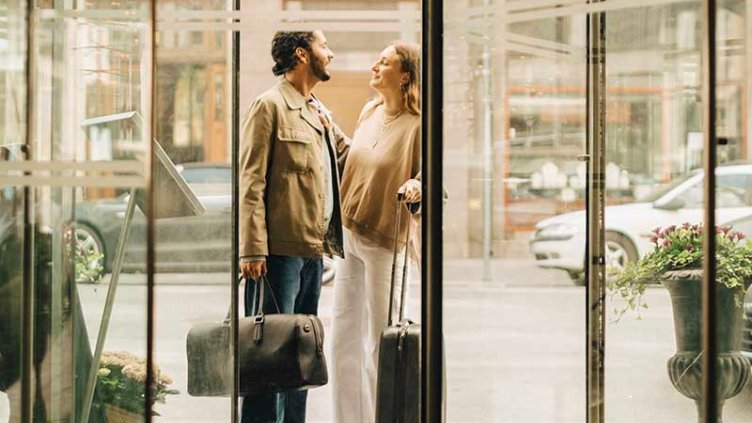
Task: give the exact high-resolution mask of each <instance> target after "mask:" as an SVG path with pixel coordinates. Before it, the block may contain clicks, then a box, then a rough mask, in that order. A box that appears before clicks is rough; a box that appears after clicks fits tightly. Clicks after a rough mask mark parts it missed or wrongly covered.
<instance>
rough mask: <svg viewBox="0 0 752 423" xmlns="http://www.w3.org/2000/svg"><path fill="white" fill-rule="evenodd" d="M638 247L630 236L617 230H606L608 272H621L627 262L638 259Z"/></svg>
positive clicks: (608, 273) (610, 273) (609, 273)
mask: <svg viewBox="0 0 752 423" xmlns="http://www.w3.org/2000/svg"><path fill="white" fill-rule="evenodd" d="M637 258H638V257H637V248H635V246H634V243H632V241H630V240H629V238H627V237H625V236H624V235H621V234H618V233H616V232H606V274H607V275H612V274H619V273H622V272H623V271H624V269H626V268H627V264H629V263H634V262H635V261H637Z"/></svg>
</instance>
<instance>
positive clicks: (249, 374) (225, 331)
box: [187, 277, 329, 396]
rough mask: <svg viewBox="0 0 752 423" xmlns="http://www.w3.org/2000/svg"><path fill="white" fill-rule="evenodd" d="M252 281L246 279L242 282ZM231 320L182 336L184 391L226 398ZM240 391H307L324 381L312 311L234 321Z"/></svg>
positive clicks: (320, 333)
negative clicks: (185, 357)
mask: <svg viewBox="0 0 752 423" xmlns="http://www.w3.org/2000/svg"><path fill="white" fill-rule="evenodd" d="M261 279H262V281H263V282H260V283H258V289H257V291H258V302H257V303H256V304H264V294H265V293H264V291H265V286H266V287H268V288H269V292H270V294H271V295H272V299H273V300H274V304H275V306H276V309H277V312H279V306H278V305H277V301H276V299H275V298H274V293H273V292H272V291H271V287H270V285H269V281H268V280H267V279H266V278H265V277H262V278H261ZM247 283H251V282H247ZM229 345H230V319H229V316H228V318H226V319H225V321H223V322H216V323H204V324H199V325H196V326H194V327H193V328H191V330H190V332H188V338H187V352H188V393H189V394H191V395H193V396H226V395H229V393H230V387H231V386H232V359H231V353H230V347H229ZM238 365H239V368H240V382H239V393H240V395H249V394H259V393H269V392H279V391H287V390H302V389H310V388H315V387H318V386H323V385H326V384H327V382H328V380H329V376H328V372H327V367H326V358H325V357H324V326H323V325H322V324H321V320H319V318H318V317H316V316H314V315H307V314H264V313H263V311H261V312H258V313H256V315H255V316H251V317H245V318H242V319H240V320H239V321H238Z"/></svg>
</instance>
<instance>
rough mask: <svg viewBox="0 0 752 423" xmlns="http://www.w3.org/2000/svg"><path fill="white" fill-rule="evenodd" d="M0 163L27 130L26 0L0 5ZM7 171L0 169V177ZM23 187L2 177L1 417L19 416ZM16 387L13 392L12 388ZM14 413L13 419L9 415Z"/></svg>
mask: <svg viewBox="0 0 752 423" xmlns="http://www.w3.org/2000/svg"><path fill="white" fill-rule="evenodd" d="M0 56H1V57H3V60H2V63H0V166H1V165H2V164H3V163H4V162H7V161H11V160H13V161H17V160H21V157H20V155H21V154H22V153H21V148H20V147H21V144H22V143H24V142H25V141H26V140H25V136H26V131H25V127H26V112H25V109H24V106H25V103H26V90H25V86H26V84H25V82H26V74H25V70H26V68H25V64H24V61H25V58H26V4H25V2H23V1H20V0H17V1H7V2H4V3H3V4H2V5H0ZM6 175H7V172H0V179H2V177H3V176H6ZM23 205H24V204H23V190H22V189H21V188H20V187H16V186H11V185H9V184H6V183H0V340H1V341H0V421H2V422H7V421H17V420H18V419H19V417H20V415H19V408H18V407H19V397H18V392H19V385H20V383H19V380H20V377H21V361H22V359H21V354H22V349H21V344H22V331H23V326H22V323H21V322H22V321H23V308H22V305H23V301H22V298H23V256H22V253H23V249H22V248H23V247H22V246H23V241H24V238H23V237H24V233H23ZM14 390H15V391H16V393H15V394H14V393H13V391H14ZM11 419H12V420H11Z"/></svg>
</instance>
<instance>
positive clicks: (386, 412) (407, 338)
mask: <svg viewBox="0 0 752 423" xmlns="http://www.w3.org/2000/svg"><path fill="white" fill-rule="evenodd" d="M401 206H402V197H401V196H398V201H397V225H396V228H395V236H394V256H393V259H392V276H391V287H390V290H389V319H388V326H387V328H386V329H384V331H383V332H382V333H381V342H380V346H379V348H380V349H379V365H378V376H377V388H376V422H377V423H397V422H399V423H412V422H420V391H421V387H420V369H421V359H420V356H421V331H420V325H418V324H416V323H414V322H413V321H411V320H409V319H405V318H404V316H405V294H406V291H407V269H408V265H409V263H410V248H409V245H410V232H411V231H410V227H409V225H410V221H409V220H408V231H407V239H406V243H405V245H406V248H405V260H404V265H403V268H402V289H401V293H400V302H399V320H398V322H397V323H395V322H394V294H395V292H394V291H395V279H396V278H395V276H396V273H397V269H396V267H397V254H398V248H399V242H398V238H399V233H400V217H401V215H402V213H400V208H401Z"/></svg>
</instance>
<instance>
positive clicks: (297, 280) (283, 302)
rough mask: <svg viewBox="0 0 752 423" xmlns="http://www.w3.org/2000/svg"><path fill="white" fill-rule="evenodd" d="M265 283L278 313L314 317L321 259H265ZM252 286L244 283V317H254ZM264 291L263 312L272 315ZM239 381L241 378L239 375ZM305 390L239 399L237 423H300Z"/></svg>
mask: <svg viewBox="0 0 752 423" xmlns="http://www.w3.org/2000/svg"><path fill="white" fill-rule="evenodd" d="M266 260H267V261H266V266H267V271H268V275H267V276H268V278H269V282H270V284H271V286H272V291H273V292H274V297H275V298H276V299H277V303H278V304H279V308H280V312H282V313H301V314H318V309H319V296H320V294H321V277H322V274H323V273H324V262H323V260H322V259H321V258H306V257H286V256H269V257H267V259H266ZM256 285H257V284H256V283H246V284H245V315H246V316H251V315H253V314H254V311H255V310H253V305H254V298H255V297H256V295H255V293H256V290H255V288H256ZM276 312H277V310H276V308H275V307H274V301H273V300H272V297H271V295H269V292H268V290H267V291H266V294H265V296H264V313H269V314H271V313H276ZM240 377H241V378H242V377H243V375H242V374H241V375H240ZM307 396H308V392H307V391H290V392H282V393H278V394H261V395H249V396H246V397H243V406H242V413H241V420H240V421H241V423H304V422H305V414H306V397H307Z"/></svg>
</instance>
